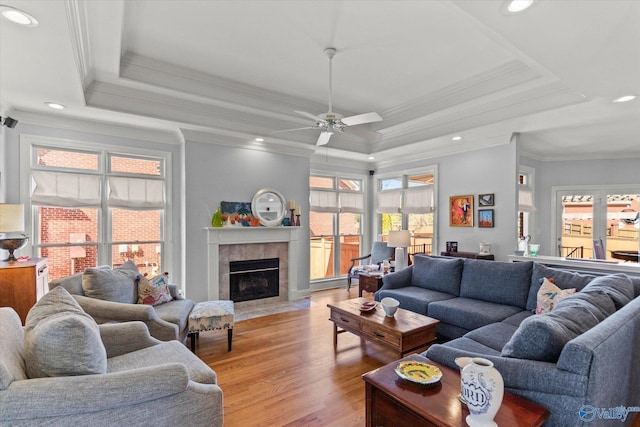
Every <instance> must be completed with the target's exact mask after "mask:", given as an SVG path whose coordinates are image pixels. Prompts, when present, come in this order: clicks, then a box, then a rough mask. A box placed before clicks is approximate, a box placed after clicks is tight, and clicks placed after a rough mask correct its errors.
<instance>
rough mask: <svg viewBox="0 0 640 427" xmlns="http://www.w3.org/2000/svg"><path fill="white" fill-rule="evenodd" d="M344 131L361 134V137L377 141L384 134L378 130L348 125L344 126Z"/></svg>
mask: <svg viewBox="0 0 640 427" xmlns="http://www.w3.org/2000/svg"><path fill="white" fill-rule="evenodd" d="M344 132H345V133H350V134H352V135H356V136H359V137H360V138H363V139H366V140H367V141H377V140H378V139H379V138H380V137H381V136H382V135H381V134H380V133H378V132H375V131H372V130H369V129H363V128H359V127H346V128H344Z"/></svg>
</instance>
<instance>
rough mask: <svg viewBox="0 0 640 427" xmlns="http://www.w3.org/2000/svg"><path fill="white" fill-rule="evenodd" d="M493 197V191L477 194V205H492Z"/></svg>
mask: <svg viewBox="0 0 640 427" xmlns="http://www.w3.org/2000/svg"><path fill="white" fill-rule="evenodd" d="M494 198H495V197H494V195H493V193H487V194H478V207H481V206H493V204H494Z"/></svg>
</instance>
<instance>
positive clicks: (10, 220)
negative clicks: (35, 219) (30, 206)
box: [0, 203, 24, 233]
mask: <svg viewBox="0 0 640 427" xmlns="http://www.w3.org/2000/svg"><path fill="white" fill-rule="evenodd" d="M23 231H24V205H12V204H8V203H0V233H12V232H18V233H21V232H23Z"/></svg>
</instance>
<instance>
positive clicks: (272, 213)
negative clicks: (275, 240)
mask: <svg viewBox="0 0 640 427" xmlns="http://www.w3.org/2000/svg"><path fill="white" fill-rule="evenodd" d="M251 213H252V214H253V217H254V218H258V219H259V220H260V224H262V225H264V226H265V227H276V226H278V225H281V224H282V219H283V218H284V217H285V215H286V213H287V209H286V204H285V200H284V197H282V194H280V193H278V192H277V191H276V190H272V189H270V188H263V189H262V190H260V191H258V192H257V193H256V195H255V196H253V199H252V200H251Z"/></svg>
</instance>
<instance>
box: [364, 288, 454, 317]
mask: <svg viewBox="0 0 640 427" xmlns="http://www.w3.org/2000/svg"><path fill="white" fill-rule="evenodd" d="M385 297H391V298H395V299H397V300H398V301H400V307H401V308H404V309H405V310H410V311H413V312H414V313H420V314H424V315H426V314H427V307H428V306H429V304H430V303H432V302H434V301H444V300H447V299H451V298H455V297H454V296H453V295H451V294H448V293H445V292H438V291H432V290H429V289H425V288H421V287H419V286H405V287H403V288H400V289H382V290H380V291H378V292H377V293H376V300H378V301H382V298H385Z"/></svg>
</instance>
